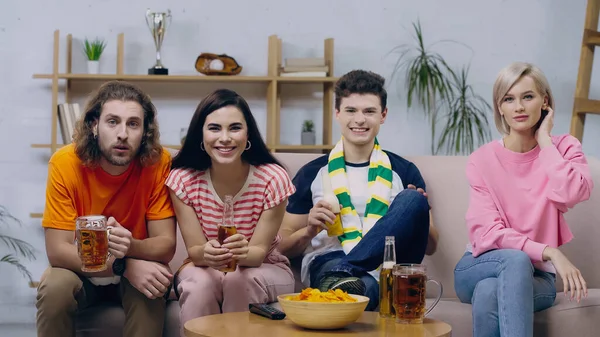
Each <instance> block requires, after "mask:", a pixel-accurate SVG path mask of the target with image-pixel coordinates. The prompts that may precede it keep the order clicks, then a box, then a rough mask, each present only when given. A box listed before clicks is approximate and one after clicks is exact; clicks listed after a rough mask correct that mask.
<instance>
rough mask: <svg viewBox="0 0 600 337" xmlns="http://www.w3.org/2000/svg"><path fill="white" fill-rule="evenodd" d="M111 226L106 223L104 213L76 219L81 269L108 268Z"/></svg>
mask: <svg viewBox="0 0 600 337" xmlns="http://www.w3.org/2000/svg"><path fill="white" fill-rule="evenodd" d="M111 228H112V227H111V226H107V225H106V217H105V216H103V215H88V216H80V217H78V218H77V220H76V230H75V242H76V244H77V253H78V254H79V259H81V271H84V272H97V271H103V270H106V260H107V259H108V256H109V252H108V235H109V234H110V229H111Z"/></svg>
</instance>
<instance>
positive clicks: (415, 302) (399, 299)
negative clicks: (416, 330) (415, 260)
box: [392, 264, 444, 324]
mask: <svg viewBox="0 0 600 337" xmlns="http://www.w3.org/2000/svg"><path fill="white" fill-rule="evenodd" d="M392 274H393V277H394V280H393V287H394V295H393V297H394V309H395V311H396V322H397V323H408V324H414V323H417V324H420V323H423V318H424V317H425V316H426V315H427V314H429V312H430V311H431V310H432V309H433V308H434V307H435V306H436V305H437V304H438V302H439V301H440V299H441V298H442V293H443V291H444V289H443V287H442V284H441V283H440V282H438V281H436V280H432V279H428V278H427V268H426V267H425V265H422V264H396V265H394V269H393V271H392ZM427 282H433V283H435V284H437V285H438V287H439V288H440V291H439V294H438V296H437V298H436V299H435V301H434V302H433V304H432V305H431V307H430V308H429V309H426V308H425V294H426V290H427V287H426V283H427Z"/></svg>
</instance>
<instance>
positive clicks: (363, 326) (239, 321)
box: [184, 311, 452, 337]
mask: <svg viewBox="0 0 600 337" xmlns="http://www.w3.org/2000/svg"><path fill="white" fill-rule="evenodd" d="M184 330H185V336H186V337H236V336H259V337H272V336H273V337H275V336H277V337H279V336H294V337H303V336H311V337H320V336H324V337H325V336H331V335H345V336H364V337H369V336H373V337H381V336H386V337H387V336H402V337H417V336H418V337H449V336H450V335H451V332H452V328H451V327H450V325H449V324H447V323H444V322H442V321H438V320H434V319H429V318H425V320H424V322H423V324H397V323H396V322H395V321H394V319H382V318H380V317H379V313H377V312H371V311H365V312H364V313H363V314H362V316H361V317H360V318H359V319H358V320H357V321H356V322H354V323H352V324H350V325H348V326H346V327H345V328H343V329H338V330H309V329H304V328H301V327H299V326H297V325H296V324H294V323H293V322H292V321H290V320H289V319H288V318H285V319H283V320H279V321H275V320H270V319H268V318H265V317H262V316H258V315H256V314H252V313H250V312H248V311H246V312H234V313H227V314H219V315H210V316H204V317H199V318H195V319H192V320H190V321H187V322H186V323H185V324H184Z"/></svg>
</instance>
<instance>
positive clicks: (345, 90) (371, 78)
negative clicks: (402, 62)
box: [335, 70, 387, 111]
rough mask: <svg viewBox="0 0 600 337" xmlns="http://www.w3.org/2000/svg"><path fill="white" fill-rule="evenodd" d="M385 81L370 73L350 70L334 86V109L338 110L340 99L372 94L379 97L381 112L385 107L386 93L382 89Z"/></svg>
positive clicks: (379, 76)
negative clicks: (354, 95)
mask: <svg viewBox="0 0 600 337" xmlns="http://www.w3.org/2000/svg"><path fill="white" fill-rule="evenodd" d="M384 85H385V79H384V78H383V77H382V76H381V75H378V74H376V73H374V72H372V71H366V70H352V71H351V72H349V73H346V74H345V75H344V76H342V77H340V79H339V80H338V81H337V83H336V84H335V109H336V110H339V109H340V104H341V103H342V98H344V97H348V96H350V95H352V94H373V95H376V96H379V100H380V102H381V110H382V111H383V110H385V107H386V106H387V91H386V90H385V89H384Z"/></svg>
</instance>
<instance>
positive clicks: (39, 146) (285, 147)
mask: <svg viewBox="0 0 600 337" xmlns="http://www.w3.org/2000/svg"><path fill="white" fill-rule="evenodd" d="M56 146H57V147H59V148H60V147H62V146H64V145H63V144H57V145H56ZM31 147H32V148H36V149H49V148H50V144H31ZM163 147H166V148H169V149H174V150H179V149H181V145H173V144H164V145H163ZM269 149H271V150H331V149H333V145H275V146H269Z"/></svg>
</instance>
